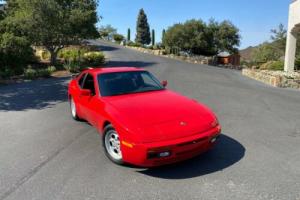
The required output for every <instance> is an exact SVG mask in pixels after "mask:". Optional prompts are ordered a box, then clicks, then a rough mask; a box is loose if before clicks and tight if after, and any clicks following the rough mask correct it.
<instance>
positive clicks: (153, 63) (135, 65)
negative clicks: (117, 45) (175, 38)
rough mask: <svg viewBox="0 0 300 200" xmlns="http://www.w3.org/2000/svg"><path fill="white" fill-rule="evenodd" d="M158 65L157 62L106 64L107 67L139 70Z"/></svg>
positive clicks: (117, 62)
mask: <svg viewBox="0 0 300 200" xmlns="http://www.w3.org/2000/svg"><path fill="white" fill-rule="evenodd" d="M156 64H157V63H155V62H143V61H115V60H112V61H108V62H107V63H106V64H105V67H138V68H144V67H153V66H154V65H156Z"/></svg>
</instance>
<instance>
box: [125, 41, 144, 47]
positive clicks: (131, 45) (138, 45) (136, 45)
mask: <svg viewBox="0 0 300 200" xmlns="http://www.w3.org/2000/svg"><path fill="white" fill-rule="evenodd" d="M127 46H130V47H141V46H142V45H141V44H139V43H135V42H132V41H129V42H128V43H127Z"/></svg>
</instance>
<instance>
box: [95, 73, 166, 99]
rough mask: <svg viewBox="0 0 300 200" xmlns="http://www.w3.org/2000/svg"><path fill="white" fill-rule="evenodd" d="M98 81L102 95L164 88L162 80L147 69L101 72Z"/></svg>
mask: <svg viewBox="0 0 300 200" xmlns="http://www.w3.org/2000/svg"><path fill="white" fill-rule="evenodd" d="M98 83H99V87H100V94H101V96H115V95H123V94H132V93H140V92H149V91H157V90H163V89H164V87H163V86H162V85H161V84H160V82H159V81H158V80H157V79H156V78H155V77H154V76H153V75H152V74H150V73H149V72H147V71H131V72H113V73H104V74H99V75H98Z"/></svg>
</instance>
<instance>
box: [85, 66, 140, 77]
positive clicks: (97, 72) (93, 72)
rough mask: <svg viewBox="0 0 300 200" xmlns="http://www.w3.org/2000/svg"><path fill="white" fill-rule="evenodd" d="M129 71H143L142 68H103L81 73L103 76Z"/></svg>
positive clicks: (90, 69)
mask: <svg viewBox="0 0 300 200" xmlns="http://www.w3.org/2000/svg"><path fill="white" fill-rule="evenodd" d="M131 71H133V72H134V71H145V70H144V69H142V68H137V67H103V68H89V69H86V70H84V71H83V73H86V72H88V73H91V74H95V75H97V74H104V73H113V72H131Z"/></svg>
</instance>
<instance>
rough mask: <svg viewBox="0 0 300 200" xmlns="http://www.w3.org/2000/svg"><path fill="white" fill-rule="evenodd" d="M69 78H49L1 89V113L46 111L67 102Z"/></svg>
mask: <svg viewBox="0 0 300 200" xmlns="http://www.w3.org/2000/svg"><path fill="white" fill-rule="evenodd" d="M69 79H70V78H69V77H65V78H49V79H42V80H35V81H30V82H24V83H16V84H11V85H5V86H1V87H0V111H23V110H28V109H44V108H48V107H51V106H53V105H55V104H57V103H59V102H64V101H67V83H68V80H69Z"/></svg>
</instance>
